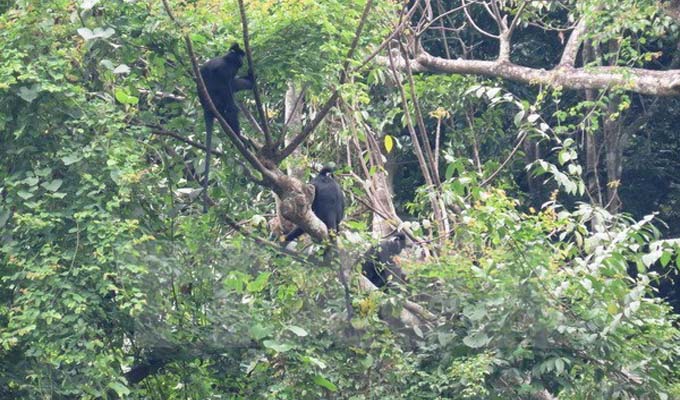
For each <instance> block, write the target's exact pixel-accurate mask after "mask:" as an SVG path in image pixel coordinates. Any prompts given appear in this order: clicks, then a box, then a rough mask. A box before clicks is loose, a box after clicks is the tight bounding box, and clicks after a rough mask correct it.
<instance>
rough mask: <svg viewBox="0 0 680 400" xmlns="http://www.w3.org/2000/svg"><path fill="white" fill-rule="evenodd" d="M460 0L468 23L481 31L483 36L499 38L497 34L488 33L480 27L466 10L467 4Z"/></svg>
mask: <svg viewBox="0 0 680 400" xmlns="http://www.w3.org/2000/svg"><path fill="white" fill-rule="evenodd" d="M461 1H462V2H463V12H465V17H466V18H467V20H468V21H469V22H470V25H472V27H473V28H475V30H476V31H477V32H479V33H481V34H482V35H484V36H488V37H490V38H493V39H498V38H499V36H498V35H494V34H493V33H489V32H487V31H485V30H484V29H482V28H480V27H479V25H477V23H476V22H475V20H474V19H473V18H472V16H471V15H470V13H469V12H468V4H467V3H465V0H461ZM498 24H499V25H500V22H498Z"/></svg>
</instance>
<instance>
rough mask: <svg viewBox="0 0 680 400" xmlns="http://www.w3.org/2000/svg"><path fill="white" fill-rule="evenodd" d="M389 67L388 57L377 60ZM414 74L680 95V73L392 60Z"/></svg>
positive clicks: (424, 56) (421, 57) (420, 57)
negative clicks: (472, 77)
mask: <svg viewBox="0 0 680 400" xmlns="http://www.w3.org/2000/svg"><path fill="white" fill-rule="evenodd" d="M376 60H377V61H378V62H380V63H381V64H384V65H389V60H388V59H387V57H376ZM407 63H408V64H409V67H410V68H411V70H412V71H414V72H432V73H448V74H473V75H482V76H489V77H496V78H504V79H508V80H511V81H515V82H520V83H525V84H527V85H545V86H551V87H562V88H564V89H571V90H585V89H611V88H623V89H625V90H629V91H631V92H636V93H640V94H648V95H653V96H678V95H680V70H677V69H672V70H667V71H656V70H647V69H642V68H625V67H610V66H602V67H581V68H575V67H572V66H567V65H562V66H558V67H557V68H554V69H551V70H546V69H540V68H531V67H524V66H521V65H517V64H514V63H512V62H500V61H483V60H463V59H460V58H459V59H455V60H449V59H445V58H441V57H435V56H432V55H430V54H428V53H427V52H425V51H421V52H420V53H419V54H418V56H417V57H416V58H415V59H410V60H404V59H403V58H400V59H397V60H395V62H394V64H395V66H396V67H397V68H398V69H400V70H406V64H407Z"/></svg>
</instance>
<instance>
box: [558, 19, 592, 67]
mask: <svg viewBox="0 0 680 400" xmlns="http://www.w3.org/2000/svg"><path fill="white" fill-rule="evenodd" d="M585 31H586V20H585V18H581V20H580V21H579V22H578V24H576V26H575V27H574V29H573V30H572V31H571V35H570V36H569V39H568V40H567V44H566V45H565V46H564V51H563V52H562V59H561V60H560V63H559V66H560V67H574V66H575V65H576V56H577V55H578V50H579V48H580V47H581V36H582V35H583V34H584V33H585Z"/></svg>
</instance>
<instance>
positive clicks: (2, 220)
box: [0, 208, 11, 228]
mask: <svg viewBox="0 0 680 400" xmlns="http://www.w3.org/2000/svg"><path fill="white" fill-rule="evenodd" d="M10 215H11V213H10V212H9V210H4V209H2V208H0V228H2V227H3V226H5V224H6V223H7V221H8V220H9V216H10Z"/></svg>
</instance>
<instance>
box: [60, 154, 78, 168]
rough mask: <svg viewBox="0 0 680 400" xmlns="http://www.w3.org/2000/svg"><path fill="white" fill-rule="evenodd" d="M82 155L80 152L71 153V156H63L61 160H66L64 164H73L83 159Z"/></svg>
mask: <svg viewBox="0 0 680 400" xmlns="http://www.w3.org/2000/svg"><path fill="white" fill-rule="evenodd" d="M82 158H83V157H82V156H81V155H80V154H71V155H70V156H64V157H62V158H61V161H63V162H64V165H66V166H69V165H71V164H75V163H77V162H78V161H80V160H82Z"/></svg>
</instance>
